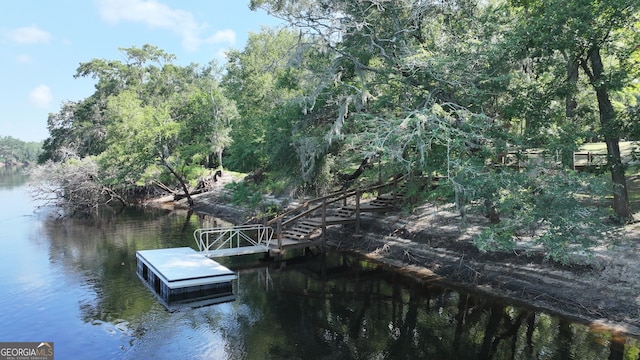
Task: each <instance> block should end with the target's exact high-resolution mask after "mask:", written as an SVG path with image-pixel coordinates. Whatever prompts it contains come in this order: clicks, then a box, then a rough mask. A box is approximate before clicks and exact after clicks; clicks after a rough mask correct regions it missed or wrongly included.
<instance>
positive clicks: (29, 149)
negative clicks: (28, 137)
mask: <svg viewBox="0 0 640 360" xmlns="http://www.w3.org/2000/svg"><path fill="white" fill-rule="evenodd" d="M41 153H42V143H39V142H25V141H22V140H19V139H16V138H13V137H11V136H0V163H5V164H27V163H34V162H36V161H37V160H38V156H39V155H40V154H41Z"/></svg>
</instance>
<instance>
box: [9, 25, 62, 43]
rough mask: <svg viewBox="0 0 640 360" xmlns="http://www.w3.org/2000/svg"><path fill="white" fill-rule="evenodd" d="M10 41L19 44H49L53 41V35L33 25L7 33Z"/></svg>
mask: <svg viewBox="0 0 640 360" xmlns="http://www.w3.org/2000/svg"><path fill="white" fill-rule="evenodd" d="M6 36H7V38H8V39H9V40H11V41H13V42H16V43H19V44H37V43H47V42H49V40H51V37H52V36H51V34H50V33H48V32H46V31H44V30H42V29H40V28H39V27H37V26H35V25H32V26H26V27H20V28H16V29H13V30H9V31H7V33H6Z"/></svg>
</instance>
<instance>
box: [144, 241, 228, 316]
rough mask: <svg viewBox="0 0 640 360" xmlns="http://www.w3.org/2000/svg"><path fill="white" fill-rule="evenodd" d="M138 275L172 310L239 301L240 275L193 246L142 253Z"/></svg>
mask: <svg viewBox="0 0 640 360" xmlns="http://www.w3.org/2000/svg"><path fill="white" fill-rule="evenodd" d="M136 262H137V267H138V269H137V273H138V276H139V277H140V279H141V280H142V281H144V282H145V284H146V285H147V286H148V287H149V288H150V289H151V290H153V291H154V292H155V293H156V295H157V296H158V297H159V298H160V300H162V302H163V304H164V305H165V306H166V307H167V309H169V310H173V305H176V304H187V303H188V304H189V305H191V306H204V305H210V304H215V303H220V302H226V301H232V300H234V299H235V296H234V295H233V289H232V281H233V280H235V279H236V278H237V275H236V274H235V273H234V272H233V271H231V270H229V269H228V268H226V267H224V266H222V265H220V264H219V263H217V262H215V261H213V260H211V259H209V258H207V257H206V256H205V255H203V254H202V253H199V252H197V251H195V250H193V249H192V248H190V247H181V248H171V249H154V250H140V251H137V252H136Z"/></svg>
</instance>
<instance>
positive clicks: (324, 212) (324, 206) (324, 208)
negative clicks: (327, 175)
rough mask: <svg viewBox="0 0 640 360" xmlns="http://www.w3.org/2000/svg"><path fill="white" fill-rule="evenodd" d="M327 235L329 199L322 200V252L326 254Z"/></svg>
mask: <svg viewBox="0 0 640 360" xmlns="http://www.w3.org/2000/svg"><path fill="white" fill-rule="evenodd" d="M326 233H327V199H323V200H322V252H323V253H324V252H325V244H326V241H327V239H326V235H325V234H326Z"/></svg>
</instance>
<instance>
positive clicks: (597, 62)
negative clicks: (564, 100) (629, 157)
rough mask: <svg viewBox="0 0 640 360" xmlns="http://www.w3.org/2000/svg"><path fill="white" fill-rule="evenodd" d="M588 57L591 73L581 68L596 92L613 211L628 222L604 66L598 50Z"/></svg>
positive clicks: (613, 119) (629, 214) (613, 113)
mask: <svg viewBox="0 0 640 360" xmlns="http://www.w3.org/2000/svg"><path fill="white" fill-rule="evenodd" d="M588 56H589V59H588V60H589V62H590V64H591V71H589V69H588V67H587V66H586V64H584V63H583V67H584V68H585V71H586V72H587V75H588V76H589V78H590V80H591V84H592V85H593V87H594V88H595V90H596V97H597V99H598V110H599V111H600V126H601V128H602V132H603V134H604V141H605V143H606V144H607V165H608V167H609V169H610V171H611V180H612V181H613V210H614V211H615V213H616V215H617V216H618V217H619V218H620V219H621V220H628V219H630V218H631V211H630V209H629V196H628V194H627V179H626V177H625V174H624V165H623V164H622V156H621V155H620V135H619V133H618V127H617V126H616V124H615V120H616V119H615V116H616V114H615V111H614V110H613V105H612V104H611V99H610V98H609V90H608V88H607V82H606V80H605V79H604V76H603V74H604V65H603V64H602V57H601V55H600V48H598V47H594V48H593V49H591V51H589V54H588Z"/></svg>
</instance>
